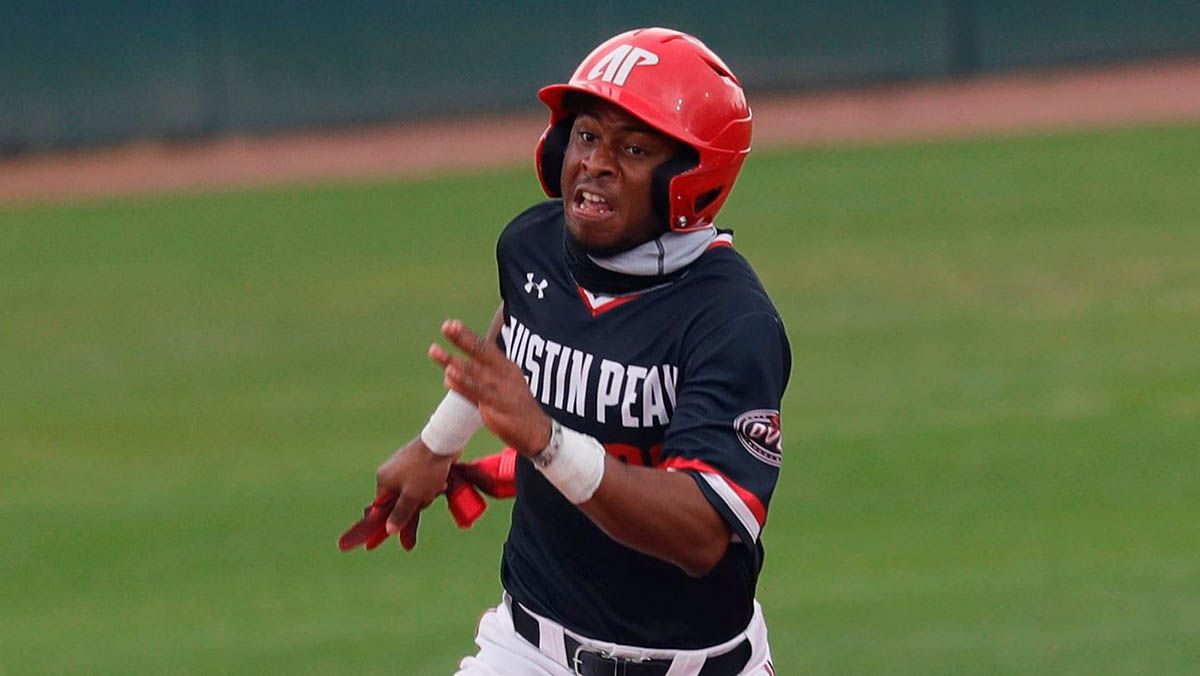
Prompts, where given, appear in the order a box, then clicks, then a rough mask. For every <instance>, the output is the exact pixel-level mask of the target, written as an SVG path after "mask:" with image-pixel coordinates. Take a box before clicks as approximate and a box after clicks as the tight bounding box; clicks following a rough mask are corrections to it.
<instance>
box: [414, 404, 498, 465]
mask: <svg viewBox="0 0 1200 676" xmlns="http://www.w3.org/2000/svg"><path fill="white" fill-rule="evenodd" d="M482 425H483V420H482V419H480V417H479V409H478V408H475V404H472V403H471V402H469V401H467V400H466V398H464V397H463V396H462V395H461V394H459V393H457V392H453V391H451V392H447V393H446V398H445V399H442V403H440V404H438V407H437V409H436V410H434V412H433V415H431V416H429V422H427V423H425V429H423V430H421V441H423V442H425V445H426V446H428V447H429V450H431V451H433V452H434V453H436V454H437V455H457V454H459V453H461V452H462V449H463V447H464V446H466V445H467V442H468V441H470V440H471V435H473V434H475V432H476V431H477V430H478V429H479V428H480V426H482Z"/></svg>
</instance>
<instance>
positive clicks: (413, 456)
mask: <svg viewBox="0 0 1200 676" xmlns="http://www.w3.org/2000/svg"><path fill="white" fill-rule="evenodd" d="M503 324H504V305H503V304H501V305H500V307H499V308H498V309H497V310H496V315H495V317H493V318H492V324H491V326H490V327H488V333H487V339H488V340H489V341H492V342H495V340H496V336H498V335H499V334H500V327H501V326H503ZM464 444H465V442H464ZM438 450H439V451H443V452H435V450H434V449H431V448H430V447H429V444H428V443H426V441H425V439H423V438H422V435H418V436H417V437H415V438H414V439H413V440H412V441H409V442H408V443H407V444H405V445H404V446H401V447H400V449H399V450H397V451H396V452H395V453H393V454H392V456H391V457H390V458H388V459H387V460H386V461H385V462H384V463H383V464H382V465H380V466H379V469H377V470H376V471H375V483H376V485H377V486H378V487H379V488H380V489H384V490H387V491H390V492H391V493H393V494H395V495H396V496H398V497H397V499H396V506H395V508H393V509H392V513H391V516H389V517H388V521H387V529H388V533H389V534H390V533H396V532H398V531H399V530H400V529H401V528H402V527H403V526H404V524H406V523H408V521H409V519H411V518H412V517H413V515H415V514H416V513H417V512H419V511H420V510H422V509H424V508H425V507H426V506H428V505H429V503H431V502H433V499H434V498H436V497H437V496H438V495H440V494H441V493H442V491H444V490H445V489H446V479H447V477H448V475H449V473H450V466H451V465H452V464H454V461H455V460H457V459H458V457H459V455H460V454H461V453H462V448H461V447H459V448H457V449H438ZM447 450H448V451H449V452H446V451H447Z"/></svg>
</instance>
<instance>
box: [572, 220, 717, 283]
mask: <svg viewBox="0 0 1200 676" xmlns="http://www.w3.org/2000/svg"><path fill="white" fill-rule="evenodd" d="M716 238H717V229H716V228H715V227H713V226H709V227H707V228H705V229H703V230H697V231H695V232H674V231H672V232H667V233H665V234H663V235H661V236H659V237H657V238H655V239H652V240H650V241H649V242H646V243H644V244H639V245H638V246H635V247H633V248H632V249H630V250H628V251H622V252H621V253H619V254H614V255H612V256H607V257H604V258H600V257H597V256H593V255H591V254H588V258H590V259H591V260H592V262H593V263H595V264H596V265H599V266H600V267H602V268H604V269H605V270H611V271H612V272H619V273H621V274H625V275H637V276H639V277H648V276H653V275H669V274H671V273H672V272H675V271H676V270H679V269H680V268H682V267H684V266H686V265H688V264H690V263H692V262H693V261H695V260H696V259H697V258H699V257H700V256H702V255H703V254H704V252H705V251H706V250H707V249H708V245H709V244H712V242H713V240H715V239H716Z"/></svg>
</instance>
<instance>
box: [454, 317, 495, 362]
mask: <svg viewBox="0 0 1200 676" xmlns="http://www.w3.org/2000/svg"><path fill="white" fill-rule="evenodd" d="M442 335H443V336H445V337H446V340H449V341H450V343H451V344H453V345H454V346H455V347H457V348H458V349H460V350H462V351H463V352H465V353H467V354H468V355H470V356H471V358H472V359H477V360H479V361H480V362H483V363H485V364H490V363H494V362H495V361H496V360H497V359H500V358H502V355H501V354H500V350H499V348H497V347H496V346H495V345H494V344H493V343H491V342H490V341H489V340H488V339H487V338H486V337H484V336H481V335H479V334H477V333H475V332H474V331H472V330H471V329H468V328H467V327H466V326H465V325H463V323H462V322H461V321H459V320H457V319H447V320H446V321H444V322H442Z"/></svg>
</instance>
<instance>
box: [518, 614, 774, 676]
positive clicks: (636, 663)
mask: <svg viewBox="0 0 1200 676" xmlns="http://www.w3.org/2000/svg"><path fill="white" fill-rule="evenodd" d="M504 600H505V602H507V603H508V608H509V610H510V611H511V612H512V618H513V628H514V629H516V630H517V634H519V635H520V636H521V638H523V639H525V640H526V641H529V642H530V643H532V644H533V645H534V646H538V645H539V641H538V639H539V637H540V635H541V632H540V631H539V629H538V622H537V618H536V617H534V616H533V615H530V614H529V612H528V611H527V610H525V609H524V608H522V607H521V604H519V603H516V602H515V601H513V600H512V598H511V597H509V596H508V595H505V597H504ZM563 648H565V650H564V653H565V655H564V657H565V658H566V660H567V666H568V667H573V668H574V670H575V673H576V674H579V675H580V676H664V675H665V674H666V673H667V671H668V670H669V669H670V668H671V660H669V659H644V660H636V659H632V658H629V657H612V656H609V655H605V654H603V653H601V652H597V651H594V650H588V649H587V648H584V647H583V646H581V645H580V644H579V641H576V640H575V639H573V638H571V637H570V636H568V635H567V634H566V633H565V632H564V633H563ZM750 652H751V649H750V640H749V639H745V640H743V641H742V642H741V643H739V644H737V646H735V647H734V648H733V649H731V650H729V651H728V652H724V653H721V654H720V655H713V656H712V657H709V658H707V659H705V660H704V666H703V667H702V668H701V669H700V676H737V674H740V673H741V672H742V669H743V668H745V666H746V662H748V661H749V660H750Z"/></svg>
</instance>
